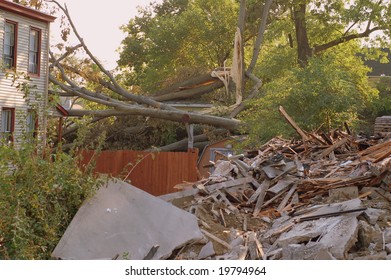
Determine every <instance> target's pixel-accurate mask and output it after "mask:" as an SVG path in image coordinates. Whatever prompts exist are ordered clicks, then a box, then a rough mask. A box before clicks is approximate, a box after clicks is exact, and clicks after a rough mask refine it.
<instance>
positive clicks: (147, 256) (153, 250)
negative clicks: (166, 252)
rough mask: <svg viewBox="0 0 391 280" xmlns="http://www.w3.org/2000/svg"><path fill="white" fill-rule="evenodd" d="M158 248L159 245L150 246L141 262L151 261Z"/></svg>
mask: <svg viewBox="0 0 391 280" xmlns="http://www.w3.org/2000/svg"><path fill="white" fill-rule="evenodd" d="M159 248H160V246H159V245H155V246H152V248H151V250H149V252H148V254H147V255H146V256H145V257H144V258H143V260H152V258H153V256H155V254H156V252H157V250H158V249H159Z"/></svg>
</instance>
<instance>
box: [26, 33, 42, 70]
mask: <svg viewBox="0 0 391 280" xmlns="http://www.w3.org/2000/svg"><path fill="white" fill-rule="evenodd" d="M40 51H41V31H40V30H39V29H35V28H31V29H30V45H29V69H28V72H29V73H30V74H35V75H39V68H40V60H41V56H40Z"/></svg>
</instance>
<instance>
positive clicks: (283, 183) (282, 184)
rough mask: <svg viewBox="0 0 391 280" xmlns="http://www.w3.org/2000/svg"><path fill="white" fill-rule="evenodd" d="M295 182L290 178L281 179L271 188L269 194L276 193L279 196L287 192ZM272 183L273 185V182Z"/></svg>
mask: <svg viewBox="0 0 391 280" xmlns="http://www.w3.org/2000/svg"><path fill="white" fill-rule="evenodd" d="M295 181H296V179H289V178H288V179H281V180H279V181H278V182H277V184H275V185H274V186H273V187H271V188H270V189H269V192H271V193H274V194H278V193H280V192H282V191H285V190H286V189H287V188H288V187H289V186H290V185H292V184H293V183H294V182H295ZM271 183H273V180H272V182H271Z"/></svg>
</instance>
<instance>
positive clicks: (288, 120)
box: [278, 106, 309, 141]
mask: <svg viewBox="0 0 391 280" xmlns="http://www.w3.org/2000/svg"><path fill="white" fill-rule="evenodd" d="M278 110H279V111H280V113H281V114H282V116H283V117H284V118H285V119H286V121H287V122H288V123H289V124H290V125H291V126H292V127H293V128H294V129H295V130H296V132H297V133H298V134H299V135H300V136H301V138H303V141H308V140H309V138H308V136H307V134H306V133H305V132H304V131H303V130H302V129H301V128H300V127H299V126H298V125H297V124H296V122H295V121H294V120H293V119H292V118H291V117H290V116H289V115H288V113H287V112H286V111H285V109H284V107H282V106H280V107H279V108H278Z"/></svg>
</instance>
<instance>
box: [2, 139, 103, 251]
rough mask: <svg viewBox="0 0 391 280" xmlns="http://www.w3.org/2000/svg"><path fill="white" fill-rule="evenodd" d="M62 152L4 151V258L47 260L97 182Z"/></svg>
mask: <svg viewBox="0 0 391 280" xmlns="http://www.w3.org/2000/svg"><path fill="white" fill-rule="evenodd" d="M77 161H78V159H77V158H75V157H73V156H71V155H69V154H66V153H64V152H56V153H55V154H52V153H51V152H50V150H45V151H39V152H37V149H36V147H35V146H34V145H33V144H25V145H22V146H21V147H18V148H17V149H15V148H12V147H9V146H6V145H2V146H0V259H48V258H50V254H51V252H52V250H53V249H54V247H55V246H56V244H57V243H58V241H59V240H60V238H61V236H62V235H63V233H64V231H65V230H66V228H67V227H68V225H69V223H70V221H71V220H72V218H73V216H74V215H75V213H76V212H77V210H78V209H79V207H80V205H81V204H82V202H83V201H84V200H85V199H86V198H87V197H88V196H90V195H92V194H93V192H94V191H95V190H96V188H97V186H98V180H97V179H96V178H95V177H94V176H93V175H92V173H91V172H90V171H88V170H87V171H85V172H82V171H81V170H80V169H79V168H78V164H77Z"/></svg>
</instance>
